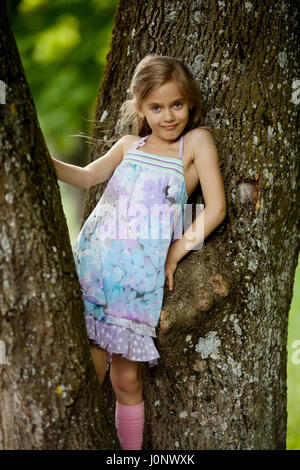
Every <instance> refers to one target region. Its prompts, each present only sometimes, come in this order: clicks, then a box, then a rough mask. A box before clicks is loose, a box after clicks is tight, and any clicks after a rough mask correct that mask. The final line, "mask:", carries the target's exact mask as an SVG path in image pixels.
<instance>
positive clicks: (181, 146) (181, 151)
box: [179, 135, 183, 160]
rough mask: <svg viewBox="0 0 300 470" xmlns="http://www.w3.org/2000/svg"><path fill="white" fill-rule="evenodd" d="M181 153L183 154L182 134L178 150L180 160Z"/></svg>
mask: <svg viewBox="0 0 300 470" xmlns="http://www.w3.org/2000/svg"><path fill="white" fill-rule="evenodd" d="M182 154H183V135H182V136H181V137H180V150H179V158H180V160H182Z"/></svg>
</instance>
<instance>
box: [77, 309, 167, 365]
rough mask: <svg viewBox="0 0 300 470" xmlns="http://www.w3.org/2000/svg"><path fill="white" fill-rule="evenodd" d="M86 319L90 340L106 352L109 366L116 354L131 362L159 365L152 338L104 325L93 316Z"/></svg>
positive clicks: (119, 327)
mask: <svg viewBox="0 0 300 470" xmlns="http://www.w3.org/2000/svg"><path fill="white" fill-rule="evenodd" d="M84 319H85V324H86V329H87V334H88V337H89V339H90V340H91V341H92V342H93V343H94V344H95V345H96V346H98V347H100V348H101V349H104V350H106V352H107V362H108V363H109V364H111V360H112V354H113V353H114V354H122V357H125V358H126V359H129V360H130V361H139V362H148V366H149V367H153V366H157V365H158V361H157V359H158V358H159V357H160V355H159V353H158V351H157V349H156V347H155V344H154V341H153V337H152V336H145V335H140V334H138V333H134V332H133V331H132V330H130V329H128V328H126V327H125V326H119V325H112V324H111V323H104V322H102V321H101V320H97V318H95V316H94V315H92V314H85V315H84Z"/></svg>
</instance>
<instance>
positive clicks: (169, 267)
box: [165, 257, 177, 290]
mask: <svg viewBox="0 0 300 470" xmlns="http://www.w3.org/2000/svg"><path fill="white" fill-rule="evenodd" d="M176 268H177V263H176V261H174V260H173V259H172V258H169V259H168V257H167V260H166V264H165V280H166V281H168V286H169V290H173V286H174V280H173V275H174V273H175V271H176Z"/></svg>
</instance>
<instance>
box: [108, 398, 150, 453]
mask: <svg viewBox="0 0 300 470" xmlns="http://www.w3.org/2000/svg"><path fill="white" fill-rule="evenodd" d="M144 409H145V408H144V402H143V401H142V403H139V404H138V405H129V406H127V405H121V404H120V403H119V402H118V400H117V401H116V414H115V424H116V428H117V434H118V438H119V441H120V444H121V448H122V450H141V448H142V442H143V431H144Z"/></svg>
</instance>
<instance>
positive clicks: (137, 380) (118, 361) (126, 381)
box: [110, 354, 144, 450]
mask: <svg viewBox="0 0 300 470" xmlns="http://www.w3.org/2000/svg"><path fill="white" fill-rule="evenodd" d="M110 379H111V383H112V385H113V388H114V391H115V394H116V398H117V400H116V414H115V424H116V428H117V431H118V437H119V440H120V444H121V448H122V449H123V450H140V449H141V448H142V442H143V431H144V401H143V393H142V374H141V363H140V362H136V361H130V360H128V359H126V358H123V357H122V355H121V354H113V355H112V361H111V365H110Z"/></svg>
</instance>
